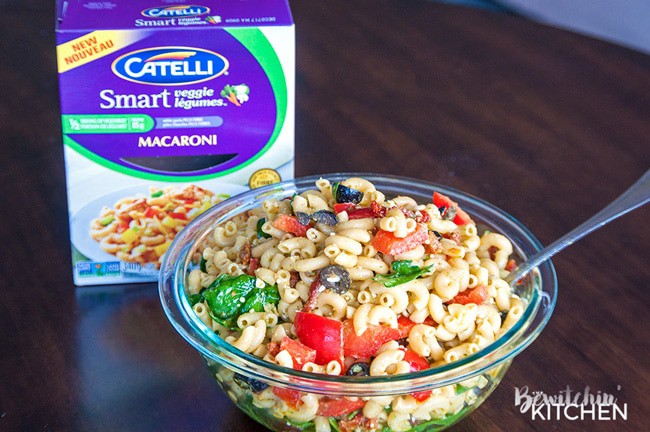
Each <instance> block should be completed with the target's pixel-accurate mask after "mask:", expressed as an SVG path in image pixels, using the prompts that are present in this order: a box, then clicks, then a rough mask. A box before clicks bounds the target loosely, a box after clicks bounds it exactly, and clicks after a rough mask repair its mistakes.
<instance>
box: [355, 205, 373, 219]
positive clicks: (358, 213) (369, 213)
mask: <svg viewBox="0 0 650 432" xmlns="http://www.w3.org/2000/svg"><path fill="white" fill-rule="evenodd" d="M374 217H375V212H374V211H373V209H371V208H358V209H354V210H348V219H349V220H353V219H365V218H374Z"/></svg>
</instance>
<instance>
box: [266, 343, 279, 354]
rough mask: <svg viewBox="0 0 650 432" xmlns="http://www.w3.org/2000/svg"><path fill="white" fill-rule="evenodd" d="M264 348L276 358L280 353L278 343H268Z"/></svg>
mask: <svg viewBox="0 0 650 432" xmlns="http://www.w3.org/2000/svg"><path fill="white" fill-rule="evenodd" d="M266 348H267V349H268V350H269V354H271V355H272V356H276V355H277V354H278V353H279V352H280V342H272V341H271V342H269V343H268V345H267V346H266Z"/></svg>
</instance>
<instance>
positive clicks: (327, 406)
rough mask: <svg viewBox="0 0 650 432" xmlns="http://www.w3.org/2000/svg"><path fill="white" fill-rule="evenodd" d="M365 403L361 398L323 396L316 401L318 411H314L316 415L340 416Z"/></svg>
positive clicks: (361, 406)
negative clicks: (330, 397)
mask: <svg viewBox="0 0 650 432" xmlns="http://www.w3.org/2000/svg"><path fill="white" fill-rule="evenodd" d="M365 404H366V402H365V401H364V400H362V399H357V400H350V399H346V398H337V399H329V398H323V399H321V400H320V401H318V411H317V412H316V415H319V416H324V417H337V416H342V415H345V414H349V413H351V412H352V411H356V410H358V409H361V408H363V406H364V405H365Z"/></svg>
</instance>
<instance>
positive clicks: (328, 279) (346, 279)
mask: <svg viewBox="0 0 650 432" xmlns="http://www.w3.org/2000/svg"><path fill="white" fill-rule="evenodd" d="M318 278H319V280H320V283H321V285H323V287H325V288H329V289H331V290H332V291H334V292H335V293H337V294H344V293H346V292H347V291H348V290H349V289H350V273H348V271H347V270H346V269H344V268H343V267H341V266H339V265H330V266H327V267H324V268H322V269H321V271H320V273H319V274H318Z"/></svg>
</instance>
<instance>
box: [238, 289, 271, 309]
mask: <svg viewBox="0 0 650 432" xmlns="http://www.w3.org/2000/svg"><path fill="white" fill-rule="evenodd" d="M279 301H280V292H279V291H278V288H277V287H276V286H275V285H266V286H265V287H264V288H262V289H260V288H256V289H254V290H253V291H252V292H251V293H250V295H249V296H248V297H247V298H246V303H244V306H243V307H242V308H241V312H240V313H245V312H250V311H255V312H262V311H264V305H265V304H267V303H270V304H278V302H279Z"/></svg>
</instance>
